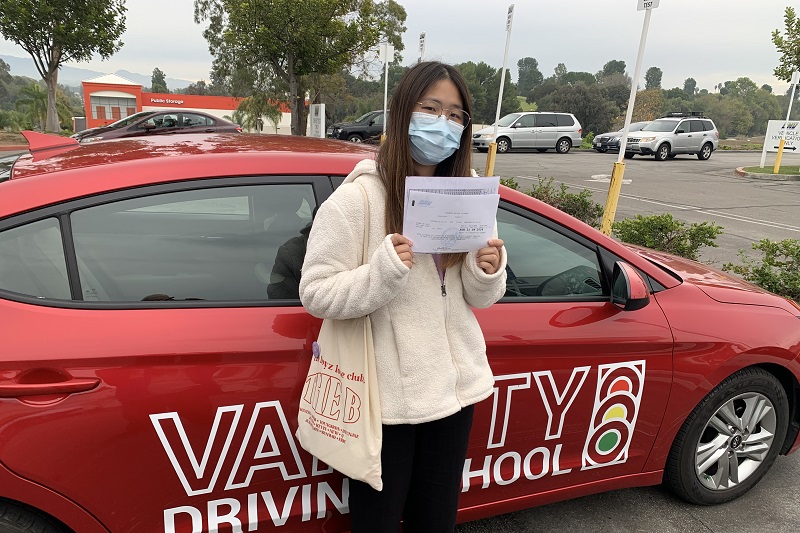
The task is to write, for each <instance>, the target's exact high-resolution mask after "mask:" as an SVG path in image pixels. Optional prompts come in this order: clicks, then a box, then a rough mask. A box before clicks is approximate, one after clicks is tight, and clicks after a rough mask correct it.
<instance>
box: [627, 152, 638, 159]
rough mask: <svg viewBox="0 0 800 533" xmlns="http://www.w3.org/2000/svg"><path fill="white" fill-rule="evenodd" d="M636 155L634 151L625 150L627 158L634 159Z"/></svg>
mask: <svg viewBox="0 0 800 533" xmlns="http://www.w3.org/2000/svg"><path fill="white" fill-rule="evenodd" d="M634 155H636V154H634V153H633V152H625V159H633V156H634Z"/></svg>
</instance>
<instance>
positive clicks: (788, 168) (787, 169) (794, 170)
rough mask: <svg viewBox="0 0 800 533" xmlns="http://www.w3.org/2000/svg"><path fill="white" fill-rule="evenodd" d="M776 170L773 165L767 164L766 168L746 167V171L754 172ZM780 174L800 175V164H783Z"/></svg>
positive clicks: (764, 172)
mask: <svg viewBox="0 0 800 533" xmlns="http://www.w3.org/2000/svg"><path fill="white" fill-rule="evenodd" d="M773 170H775V167H774V166H773V165H769V166H765V167H764V168H761V167H744V171H745V172H751V173H753V174H772V171H773ZM779 173H780V174H788V175H794V176H796V175H799V174H800V166H796V165H781V168H780V172H779Z"/></svg>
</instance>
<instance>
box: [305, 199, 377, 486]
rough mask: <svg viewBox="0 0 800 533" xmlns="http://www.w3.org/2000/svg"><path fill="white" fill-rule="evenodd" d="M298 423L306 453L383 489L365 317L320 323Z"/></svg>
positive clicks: (374, 379)
mask: <svg viewBox="0 0 800 533" xmlns="http://www.w3.org/2000/svg"><path fill="white" fill-rule="evenodd" d="M359 188H360V189H361V193H362V195H363V196H364V210H365V211H364V244H363V249H362V255H361V264H362V265H363V264H367V263H368V260H367V259H368V258H367V242H368V237H369V201H368V199H367V193H366V191H365V190H364V187H363V186H361V185H360V184H359ZM297 422H298V426H297V434H296V436H297V440H298V441H299V442H300V445H301V446H302V447H303V448H304V449H305V450H306V451H307V452H309V453H310V454H312V455H314V456H315V457H317V458H318V459H320V460H321V461H324V462H325V463H327V464H328V465H330V466H332V467H333V468H334V469H336V470H338V471H339V472H341V473H342V474H344V475H346V476H347V477H349V478H352V479H357V480H359V481H363V482H365V483H368V484H369V485H370V486H371V487H372V488H374V489H375V490H382V489H383V481H382V480H381V442H382V438H383V435H382V431H381V405H380V398H379V397H378V381H377V374H376V370H375V353H374V346H373V343H372V326H371V324H370V320H369V316H364V317H361V318H351V319H348V320H330V319H325V320H323V322H322V329H321V330H320V332H319V338H318V339H317V341H316V342H315V343H313V345H312V360H311V366H310V367H309V369H308V375H307V376H306V381H305V385H304V386H303V393H302V396H301V398H300V409H299V412H298V416H297Z"/></svg>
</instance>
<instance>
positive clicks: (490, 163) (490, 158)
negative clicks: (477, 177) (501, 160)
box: [483, 141, 497, 176]
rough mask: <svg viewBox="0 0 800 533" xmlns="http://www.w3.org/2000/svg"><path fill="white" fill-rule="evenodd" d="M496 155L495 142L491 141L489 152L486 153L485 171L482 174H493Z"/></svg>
mask: <svg viewBox="0 0 800 533" xmlns="http://www.w3.org/2000/svg"><path fill="white" fill-rule="evenodd" d="M496 157H497V143H496V142H494V141H492V142H490V143H489V153H488V154H486V172H484V173H483V175H484V176H494V160H495V158H496Z"/></svg>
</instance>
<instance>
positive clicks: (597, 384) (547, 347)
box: [461, 202, 673, 507]
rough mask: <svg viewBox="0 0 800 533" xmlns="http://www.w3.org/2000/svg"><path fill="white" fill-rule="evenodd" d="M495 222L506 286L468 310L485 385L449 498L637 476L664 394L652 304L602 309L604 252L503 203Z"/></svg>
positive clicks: (473, 499)
mask: <svg viewBox="0 0 800 533" xmlns="http://www.w3.org/2000/svg"><path fill="white" fill-rule="evenodd" d="M497 221H498V233H499V236H500V238H502V239H504V241H505V246H506V251H507V254H508V268H507V275H508V282H507V283H508V287H507V292H506V296H505V297H504V298H503V299H502V300H501V301H500V302H499V303H497V304H495V305H494V306H492V307H491V308H489V309H479V310H476V314H477V316H478V320H479V321H480V324H481V327H482V330H483V333H484V336H485V338H486V343H487V354H488V357H489V362H490V364H491V367H492V370H493V373H494V376H495V387H494V394H493V396H491V397H490V398H489V399H488V400H486V401H484V402H481V403H480V404H478V406H477V409H476V416H475V421H474V424H473V428H472V437H471V441H470V447H469V451H468V454H467V461H466V464H465V466H464V471H463V478H462V495H461V497H462V503H461V506H462V507H473V506H480V505H482V504H485V503H488V502H490V501H493V500H494V501H496V500H507V501H509V502H510V501H512V500H514V499H515V498H525V497H530V496H531V495H533V494H537V493H544V492H546V491H553V490H559V489H568V488H571V487H572V488H575V487H579V486H580V485H583V484H589V483H595V482H598V481H603V480H608V479H613V478H620V479H621V478H624V476H629V475H633V474H637V473H639V472H641V471H642V468H643V466H644V464H645V460H646V458H647V456H648V453H649V451H650V449H651V447H652V446H653V443H654V439H655V436H656V434H657V431H658V428H659V425H660V422H661V418H662V416H663V414H664V411H665V408H666V403H667V400H668V396H669V390H670V382H671V371H672V350H673V342H672V335H671V332H670V328H669V325H668V324H667V321H666V319H665V316H664V314H663V312H662V311H661V309H660V308H659V306H658V305H657V303H656V302H655V301H654V300H651V301H650V303H649V304H648V305H647V306H646V307H644V308H643V309H640V310H638V311H621V310H620V309H618V308H616V307H615V306H614V305H612V304H611V303H610V302H609V288H608V275H607V270H608V268H609V267H608V265H609V261H611V262H612V263H613V258H609V257H607V254H608V252H605V251H603V250H598V248H597V246H596V245H594V244H593V243H592V242H590V241H588V240H586V239H584V238H582V237H581V236H580V235H579V234H578V233H577V232H575V231H572V230H570V229H569V228H566V227H563V226H560V225H558V224H555V223H553V222H551V221H549V220H547V219H543V218H540V217H538V216H536V215H534V214H532V213H531V212H529V211H527V210H525V209H522V208H520V207H517V206H514V205H511V204H506V203H505V202H503V203H501V206H500V209H499V211H498V215H497Z"/></svg>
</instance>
